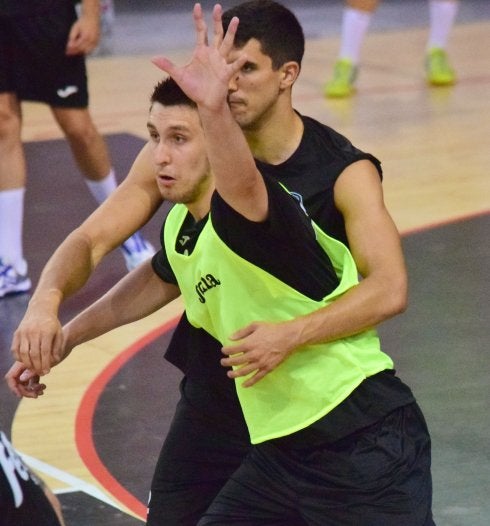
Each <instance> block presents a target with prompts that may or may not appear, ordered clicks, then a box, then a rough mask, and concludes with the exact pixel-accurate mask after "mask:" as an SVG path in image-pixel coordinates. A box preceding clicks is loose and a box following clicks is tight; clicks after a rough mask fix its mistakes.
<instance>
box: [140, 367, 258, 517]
mask: <svg viewBox="0 0 490 526" xmlns="http://www.w3.org/2000/svg"><path fill="white" fill-rule="evenodd" d="M180 391H181V399H180V401H179V403H178V404H177V409H176V412H175V416H174V418H173V420H172V423H171V426H170V429H169V432H168V434H167V438H166V439H165V443H164V444H163V447H162V450H161V452H160V457H159V459H158V462H157V465H156V468H155V473H154V476H153V481H152V484H151V498H150V501H149V506H148V517H147V525H148V526H163V525H164V526H196V524H197V522H198V521H199V519H200V518H201V517H202V515H203V514H204V512H205V511H206V509H207V508H208V507H209V505H210V504H211V503H212V502H213V499H214V498H215V497H216V495H217V494H218V493H219V491H220V490H221V488H222V487H223V486H224V485H225V484H226V482H227V481H228V479H229V478H230V477H231V475H232V474H233V473H234V472H235V471H236V469H237V468H238V467H239V466H240V464H241V463H242V461H243V459H244V458H245V456H246V455H247V453H248V452H249V451H250V448H251V445H250V437H249V434H248V430H247V428H246V426H245V422H244V420H243V418H241V419H240V418H237V415H236V413H233V414H230V413H231V411H227V410H226V404H223V406H224V407H222V406H221V405H220V408H219V411H216V410H211V411H209V410H208V411H206V410H204V407H206V405H207V402H208V400H209V399H208V394H207V391H206V390H205V389H202V388H200V387H199V386H198V385H197V384H195V383H193V382H191V381H189V380H188V379H187V378H185V377H184V379H183V380H182V383H181V387H180ZM188 397H189V398H191V399H194V400H196V397H197V399H198V404H199V407H196V405H195V404H194V403H193V402H191V400H190V399H189V398H188Z"/></svg>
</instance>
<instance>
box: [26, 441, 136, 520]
mask: <svg viewBox="0 0 490 526" xmlns="http://www.w3.org/2000/svg"><path fill="white" fill-rule="evenodd" d="M17 453H18V454H19V455H20V456H21V457H22V460H24V462H25V463H26V464H28V465H29V467H32V469H34V470H36V471H39V472H40V473H44V474H45V475H49V476H50V477H51V478H54V479H56V480H59V481H60V482H63V483H64V484H67V485H68V486H70V488H68V489H62V490H59V491H55V492H54V493H71V492H74V491H83V492H84V493H86V494H87V495H90V496H92V497H94V498H95V499H98V500H100V501H102V502H105V503H106V504H109V505H110V506H113V507H114V508H117V509H118V510H121V511H123V512H125V510H124V509H123V508H122V507H121V506H120V505H119V504H117V502H115V501H114V500H112V499H111V498H110V497H108V496H107V495H106V494H105V493H104V492H103V491H101V490H100V489H99V488H97V487H96V486H94V485H93V484H89V483H88V482H85V481H83V480H82V479H79V478H78V477H75V476H73V475H70V474H69V473H67V472H66V471H62V470H61V469H58V468H55V467H54V466H51V465H50V464H46V463H45V462H43V461H42V460H39V459H37V458H34V457H31V456H30V455H26V454H25V453H21V452H19V451H17ZM125 513H126V512H125Z"/></svg>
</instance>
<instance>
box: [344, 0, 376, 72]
mask: <svg viewBox="0 0 490 526" xmlns="http://www.w3.org/2000/svg"><path fill="white" fill-rule="evenodd" d="M371 18H372V13H370V12H368V11H361V10H359V9H353V8H352V7H346V8H344V11H343V15H342V32H341V44H340V52H339V59H347V60H350V61H351V62H352V63H353V64H358V63H359V59H360V55H361V46H362V43H363V41H364V37H365V35H366V33H367V30H368V28H369V24H370V22H371Z"/></svg>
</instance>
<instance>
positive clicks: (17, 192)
mask: <svg viewBox="0 0 490 526" xmlns="http://www.w3.org/2000/svg"><path fill="white" fill-rule="evenodd" d="M24 194H25V188H14V189H12V190H3V191H1V192H0V258H1V259H2V261H3V262H4V263H9V264H11V265H13V266H14V267H15V268H16V269H17V270H18V271H19V272H20V273H24V271H26V270H27V267H26V262H25V260H24V255H23V250H22V222H23V218H24Z"/></svg>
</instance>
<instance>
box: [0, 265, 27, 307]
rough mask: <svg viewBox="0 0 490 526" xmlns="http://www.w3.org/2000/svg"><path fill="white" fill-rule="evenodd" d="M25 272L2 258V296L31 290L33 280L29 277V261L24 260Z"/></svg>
mask: <svg viewBox="0 0 490 526" xmlns="http://www.w3.org/2000/svg"><path fill="white" fill-rule="evenodd" d="M23 267H24V269H23V270H24V272H23V273H22V272H20V271H19V270H18V269H16V268H15V267H13V266H12V265H10V264H8V263H4V262H3V261H2V260H1V259H0V298H3V297H5V296H8V295H10V294H21V293H24V292H28V291H29V290H31V280H30V279H29V278H28V277H27V263H26V262H25V261H23Z"/></svg>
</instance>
